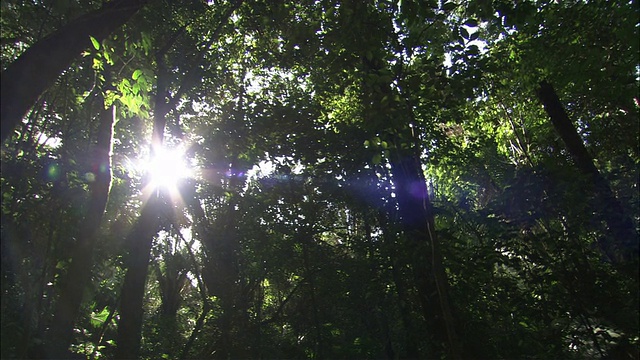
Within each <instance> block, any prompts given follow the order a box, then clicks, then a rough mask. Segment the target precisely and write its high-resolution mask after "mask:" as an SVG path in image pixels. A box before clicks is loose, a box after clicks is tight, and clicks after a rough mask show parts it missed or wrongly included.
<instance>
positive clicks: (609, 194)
mask: <svg viewBox="0 0 640 360" xmlns="http://www.w3.org/2000/svg"><path fill="white" fill-rule="evenodd" d="M537 95H538V98H539V99H540V101H541V102H542V104H543V105H544V108H545V110H546V112H547V115H549V118H550V119H551V123H552V124H553V127H554V128H555V130H556V132H558V134H559V135H560V137H561V138H562V141H564V143H565V145H566V147H567V150H568V151H569V154H571V157H572V158H573V161H574V162H575V164H576V167H577V168H578V169H579V170H580V171H581V172H582V173H584V174H585V175H587V176H588V177H589V178H590V179H591V181H592V184H593V192H594V198H595V200H596V204H597V205H596V207H599V209H598V210H599V211H598V212H599V213H600V218H601V219H602V220H604V221H605V222H606V224H607V227H608V228H609V231H610V234H611V236H612V238H613V241H611V240H604V241H602V242H601V243H600V247H601V249H602V251H603V253H604V254H605V255H606V256H607V257H608V258H609V259H610V260H611V261H612V262H614V263H620V262H624V261H629V260H633V259H637V257H638V234H637V232H636V230H635V229H634V225H633V222H632V221H631V219H630V218H629V217H628V216H627V215H626V214H625V211H624V209H623V207H622V204H621V203H620V201H619V200H618V199H617V198H616V196H615V195H614V193H613V191H612V189H611V187H610V186H609V183H608V182H607V180H606V179H605V178H604V177H603V176H602V174H600V171H598V168H596V166H595V164H594V162H593V158H592V156H591V155H590V154H589V152H588V151H587V149H586V148H585V146H584V143H583V142H582V139H581V138H580V136H579V135H578V131H577V130H576V128H575V126H574V125H573V123H572V122H571V120H570V119H569V116H568V115H567V113H566V111H565V109H564V107H563V106H562V103H561V102H560V99H559V98H558V95H557V94H556V92H555V90H554V88H553V86H551V84H549V83H548V82H546V81H542V82H541V83H540V87H539V88H538V90H537Z"/></svg>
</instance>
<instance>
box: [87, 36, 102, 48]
mask: <svg viewBox="0 0 640 360" xmlns="http://www.w3.org/2000/svg"><path fill="white" fill-rule="evenodd" d="M89 39H91V43H92V44H93V47H94V48H95V49H96V50H100V42H99V41H98V40H96V38H94V37H93V36H89Z"/></svg>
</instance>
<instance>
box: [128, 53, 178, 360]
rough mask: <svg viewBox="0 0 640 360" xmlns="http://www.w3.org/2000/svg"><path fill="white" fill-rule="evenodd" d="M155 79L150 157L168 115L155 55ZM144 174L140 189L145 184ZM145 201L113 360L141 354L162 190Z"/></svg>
mask: <svg viewBox="0 0 640 360" xmlns="http://www.w3.org/2000/svg"><path fill="white" fill-rule="evenodd" d="M156 61H157V66H158V70H157V72H158V77H157V83H156V95H155V107H154V116H153V133H152V135H151V136H152V138H151V156H154V154H155V152H156V149H158V148H161V147H162V144H163V142H164V129H165V125H166V123H167V119H166V115H167V112H168V111H169V108H168V105H167V104H168V99H167V86H168V84H167V79H166V78H167V73H166V70H165V66H164V53H158V54H156ZM148 176H149V175H148V174H145V179H143V186H146V184H148V180H149V179H148V178H147V177H148ZM143 191H144V192H146V193H147V194H145V196H144V199H146V201H145V204H144V205H143V207H142V212H141V213H140V217H139V218H138V221H137V222H136V224H135V225H134V227H133V229H132V230H131V233H129V235H128V236H127V238H126V240H125V246H128V248H129V254H128V257H127V262H126V267H127V273H126V274H125V277H124V283H123V284H122V293H121V301H120V322H119V324H118V335H117V344H118V348H117V350H116V358H118V359H135V358H138V353H139V351H140V340H141V336H142V314H143V300H144V290H145V283H146V280H147V274H148V272H149V259H150V258H151V246H152V244H153V238H154V236H155V235H156V234H157V233H158V231H159V230H160V225H161V214H162V213H163V211H164V209H165V208H166V203H165V196H164V194H163V191H162V189H149V188H144V189H143Z"/></svg>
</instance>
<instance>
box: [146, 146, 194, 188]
mask: <svg viewBox="0 0 640 360" xmlns="http://www.w3.org/2000/svg"><path fill="white" fill-rule="evenodd" d="M146 170H147V172H148V174H149V186H150V187H152V188H153V189H161V188H162V189H165V190H169V191H173V190H176V189H177V186H178V184H179V182H180V181H181V180H183V179H185V178H188V177H191V176H193V172H192V170H191V168H190V167H189V166H188V164H187V159H186V158H185V151H184V149H183V148H176V149H167V148H164V147H163V148H159V149H156V151H155V155H154V156H153V157H152V158H151V159H150V160H149V162H148V163H147V164H146Z"/></svg>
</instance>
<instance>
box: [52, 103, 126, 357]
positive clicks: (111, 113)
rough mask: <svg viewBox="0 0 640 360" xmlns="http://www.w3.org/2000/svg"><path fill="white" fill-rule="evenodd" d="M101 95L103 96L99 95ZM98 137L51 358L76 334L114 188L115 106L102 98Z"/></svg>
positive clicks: (59, 305) (56, 317)
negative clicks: (107, 103) (113, 141)
mask: <svg viewBox="0 0 640 360" xmlns="http://www.w3.org/2000/svg"><path fill="white" fill-rule="evenodd" d="M100 97H101V98H102V96H100ZM100 105H101V108H102V110H101V113H100V125H99V128H98V139H97V143H96V147H95V154H94V157H93V161H94V163H93V169H92V170H93V174H94V175H95V181H94V182H92V183H91V184H90V188H91V195H90V198H89V204H88V207H87V214H86V216H85V217H84V221H83V222H82V224H81V225H80V231H79V234H78V241H77V242H76V245H75V246H74V248H73V249H72V250H71V264H70V266H69V270H68V271H67V273H66V276H65V278H64V279H63V280H62V283H61V290H60V297H59V298H58V301H57V302H56V308H55V313H54V317H53V322H52V324H51V328H50V329H49V332H48V336H47V340H48V341H47V345H48V346H47V354H46V355H47V356H48V357H49V358H51V359H63V358H67V357H69V355H68V348H69V345H70V343H71V340H72V337H73V325H74V321H75V318H76V316H77V315H78V310H79V309H80V304H81V302H82V295H83V292H84V288H85V287H86V286H87V284H88V283H89V281H90V279H91V270H92V267H93V248H94V246H95V244H96V237H97V232H98V229H99V228H100V224H101V222H102V218H103V215H104V210H105V208H106V206H107V201H108V198H109V190H110V188H111V151H112V138H113V126H114V124H115V108H109V109H105V108H104V99H102V102H101V103H100Z"/></svg>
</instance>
